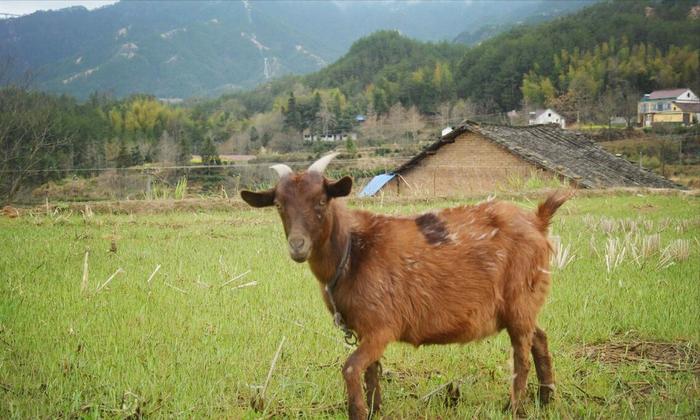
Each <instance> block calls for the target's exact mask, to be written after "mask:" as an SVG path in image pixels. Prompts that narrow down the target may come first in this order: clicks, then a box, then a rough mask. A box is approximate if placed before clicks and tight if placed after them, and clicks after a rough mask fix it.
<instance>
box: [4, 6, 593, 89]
mask: <svg viewBox="0 0 700 420" xmlns="http://www.w3.org/2000/svg"><path fill="white" fill-rule="evenodd" d="M579 3H581V4H583V3H585V1H582V2H576V4H579ZM545 4H547V2H546V1H544V0H535V1H533V2H519V1H514V0H508V1H502V2H494V3H473V2H453V1H418V2H402V1H391V2H348V1H342V2H340V1H338V2H326V1H324V2H316V1H308V2H292V1H275V2H266V1H262V2H249V1H245V0H244V1H224V2H191V1H170V2H164V1H163V2H161V1H158V2H148V1H144V2H142V1H139V2H131V1H122V2H120V3H117V4H115V5H110V6H105V7H102V8H99V9H96V10H92V11H88V10H86V9H84V8H82V7H73V8H69V9H63V10H60V11H54V12H37V13H34V14H31V15H28V16H24V17H21V18H16V19H6V20H0V58H2V59H6V58H7V57H11V58H12V59H13V62H14V64H15V71H16V72H23V71H25V70H27V69H30V70H32V72H33V73H34V74H35V80H36V82H37V84H38V87H39V88H41V89H44V90H48V91H51V92H57V93H68V94H71V95H75V96H78V97H80V98H85V97H87V95H88V94H89V93H90V92H92V91H95V90H99V91H106V92H111V93H112V94H114V95H116V96H117V97H123V96H127V95H129V94H132V93H137V92H143V93H149V94H153V95H156V96H158V97H181V98H184V97H190V96H203V95H205V96H215V95H218V94H221V93H222V92H229V91H236V90H240V89H245V88H251V87H253V86H256V85H257V84H259V83H261V82H265V81H268V80H271V79H274V78H277V77H280V76H283V75H286V74H305V73H310V72H313V71H316V70H319V69H321V68H323V67H325V66H326V65H327V64H328V63H331V62H333V61H335V60H336V59H338V58H339V57H340V56H341V55H343V54H344V53H345V52H346V51H347V49H348V48H349V47H350V45H351V44H352V43H353V42H354V41H355V40H357V39H358V38H360V37H362V36H365V35H367V34H369V33H371V32H374V31H377V30H381V29H395V30H398V31H400V32H401V33H402V34H404V35H406V36H408V37H411V38H416V39H419V40H423V41H440V40H451V39H453V38H454V37H455V36H456V35H457V34H458V33H460V32H461V31H462V30H464V29H465V28H469V29H470V30H477V31H478V30H479V28H481V27H482V26H484V25H487V24H490V23H492V22H497V23H499V24H502V25H509V24H511V23H516V22H517V21H519V20H520V19H522V18H523V17H527V16H529V15H530V14H539V13H540V12H541V10H542V8H543V5H545ZM525 5H527V7H525ZM504 10H506V11H509V12H507V13H506V12H504Z"/></svg>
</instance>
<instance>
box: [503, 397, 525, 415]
mask: <svg viewBox="0 0 700 420" xmlns="http://www.w3.org/2000/svg"><path fill="white" fill-rule="evenodd" d="M513 406H514V404H513V401H511V400H508V401H506V404H505V405H504V406H503V412H504V413H507V412H512V413H513V417H514V418H518V419H520V418H526V417H527V413H526V412H525V408H524V407H523V404H522V403H519V404H516V409H515V410H513Z"/></svg>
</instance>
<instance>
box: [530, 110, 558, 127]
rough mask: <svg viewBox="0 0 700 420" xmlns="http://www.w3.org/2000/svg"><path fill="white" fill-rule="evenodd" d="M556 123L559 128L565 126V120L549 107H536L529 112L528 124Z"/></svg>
mask: <svg viewBox="0 0 700 420" xmlns="http://www.w3.org/2000/svg"><path fill="white" fill-rule="evenodd" d="M538 124H557V125H558V126H559V127H561V128H566V120H565V119H564V117H562V116H561V115H559V114H558V113H557V112H556V111H554V110H553V109H551V108H547V109H538V110H535V111H532V112H530V118H529V120H528V125H538Z"/></svg>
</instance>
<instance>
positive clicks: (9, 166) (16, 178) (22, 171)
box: [0, 87, 71, 201]
mask: <svg viewBox="0 0 700 420" xmlns="http://www.w3.org/2000/svg"><path fill="white" fill-rule="evenodd" d="M0 109H2V112H1V113H0V150H1V152H0V153H1V154H0V173H2V177H0V196H2V197H3V199H4V200H6V201H12V200H13V199H14V198H15V196H16V194H17V192H18V191H19V190H20V188H21V187H22V186H23V185H24V184H25V183H26V181H27V180H28V179H29V178H31V177H35V176H36V172H37V170H39V169H41V163H42V161H43V160H44V159H46V157H47V155H48V154H49V153H52V152H54V151H55V150H56V149H57V148H59V147H60V146H63V145H65V144H67V143H68V142H69V140H70V139H71V134H70V133H63V132H61V130H59V129H58V128H59V127H58V125H59V119H58V118H55V115H54V113H53V111H54V110H53V109H52V105H51V104H50V103H49V101H46V100H45V98H44V97H43V96H42V95H40V94H35V93H30V92H27V91H25V90H23V89H20V88H17V87H7V88H4V89H1V90H0Z"/></svg>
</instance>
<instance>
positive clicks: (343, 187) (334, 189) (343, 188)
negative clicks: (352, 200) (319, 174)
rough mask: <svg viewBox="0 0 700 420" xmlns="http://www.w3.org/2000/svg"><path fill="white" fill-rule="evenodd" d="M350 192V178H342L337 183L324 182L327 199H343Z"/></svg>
mask: <svg viewBox="0 0 700 420" xmlns="http://www.w3.org/2000/svg"><path fill="white" fill-rule="evenodd" d="M350 190H352V178H350V177H349V176H344V177H342V178H340V179H339V180H337V181H328V180H326V194H328V196H329V197H345V196H346V195H348V194H350Z"/></svg>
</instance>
